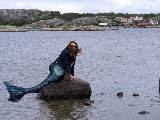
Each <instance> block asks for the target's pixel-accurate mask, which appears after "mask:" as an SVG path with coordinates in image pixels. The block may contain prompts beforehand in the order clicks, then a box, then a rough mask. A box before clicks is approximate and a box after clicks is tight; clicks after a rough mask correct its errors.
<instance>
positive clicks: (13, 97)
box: [3, 82, 26, 102]
mask: <svg viewBox="0 0 160 120" xmlns="http://www.w3.org/2000/svg"><path fill="white" fill-rule="evenodd" d="M3 83H4V84H5V86H6V87H7V90H8V92H9V94H10V98H9V99H8V100H9V101H12V102H16V101H19V100H20V99H21V98H22V97H23V96H24V95H25V94H26V92H25V89H24V88H23V87H17V86H13V85H11V84H10V83H8V82H3Z"/></svg>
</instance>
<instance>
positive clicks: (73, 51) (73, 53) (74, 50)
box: [67, 40, 82, 58]
mask: <svg viewBox="0 0 160 120" xmlns="http://www.w3.org/2000/svg"><path fill="white" fill-rule="evenodd" d="M71 43H75V44H76V47H72V46H71ZM67 47H68V49H69V51H70V54H71V56H72V57H74V58H76V56H77V55H78V53H81V52H82V49H81V48H79V47H78V44H77V43H76V41H73V40H72V41H70V43H69V44H68V45H67Z"/></svg>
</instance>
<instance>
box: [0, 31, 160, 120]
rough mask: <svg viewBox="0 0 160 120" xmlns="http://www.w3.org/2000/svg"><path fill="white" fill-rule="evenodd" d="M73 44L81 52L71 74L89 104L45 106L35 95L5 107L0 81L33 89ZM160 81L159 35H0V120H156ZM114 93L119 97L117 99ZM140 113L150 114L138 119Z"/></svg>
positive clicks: (73, 102) (6, 95)
mask: <svg viewBox="0 0 160 120" xmlns="http://www.w3.org/2000/svg"><path fill="white" fill-rule="evenodd" d="M72 39H73V40H76V41H77V42H78V44H79V46H81V47H82V48H83V53H82V55H80V56H78V58H77V62H76V66H75V74H76V76H77V77H79V78H82V79H83V80H86V81H87V82H89V84H90V85H91V88H92V95H91V100H94V103H92V104H91V105H90V106H85V105H83V102H84V101H83V100H64V101H63V100H62V101H52V102H46V101H43V100H38V99H37V98H36V96H37V94H27V95H25V96H24V97H23V98H22V99H21V100H20V101H19V102H9V101H7V99H8V98H9V93H8V92H7V90H6V88H5V86H4V85H3V83H2V82H3V81H10V82H11V83H12V84H14V85H18V86H23V87H32V86H34V85H37V84H38V83H39V82H41V81H43V80H44V79H45V78H46V77H47V75H48V74H49V71H48V66H49V64H50V63H51V62H52V61H54V60H55V59H56V58H57V57H58V55H59V54H60V52H61V51H62V50H63V49H64V48H65V47H66V45H67V44H68V42H69V41H70V40H72ZM159 78H160V29H120V30H110V31H88V32H87V31H81V32H80V31H79V32H78V31H75V32H74V31H67V32H66V31H62V32H52V31H50V32H45V31H43V32H40V31H34V32H23V33H20V32H15V33H14V32H10V33H5V32H2V33H0V96H1V97H0V103H1V104H0V120H2V119H3V120H21V119H23V120H151V119H152V120H159V119H160V95H159V92H158V80H159ZM118 92H123V93H124V96H123V97H121V98H118V97H117V93H118ZM133 93H138V94H139V96H138V97H133V96H132V95H133ZM141 111H147V112H149V114H145V115H140V114H138V113H139V112H141Z"/></svg>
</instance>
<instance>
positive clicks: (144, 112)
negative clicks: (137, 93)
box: [138, 111, 149, 115]
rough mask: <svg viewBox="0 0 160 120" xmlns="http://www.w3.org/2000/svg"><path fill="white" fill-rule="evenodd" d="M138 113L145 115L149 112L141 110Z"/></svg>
mask: <svg viewBox="0 0 160 120" xmlns="http://www.w3.org/2000/svg"><path fill="white" fill-rule="evenodd" d="M138 114H141V115H145V114H149V112H147V111H142V112H139V113H138Z"/></svg>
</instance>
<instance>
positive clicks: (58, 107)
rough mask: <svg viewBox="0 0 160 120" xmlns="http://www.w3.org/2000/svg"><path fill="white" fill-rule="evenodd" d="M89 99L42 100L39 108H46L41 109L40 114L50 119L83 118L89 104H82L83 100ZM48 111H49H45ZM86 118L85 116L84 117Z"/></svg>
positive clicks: (75, 119) (76, 119) (72, 119)
mask: <svg viewBox="0 0 160 120" xmlns="http://www.w3.org/2000/svg"><path fill="white" fill-rule="evenodd" d="M88 101H90V100H58V101H57V100H55V101H44V102H42V103H40V106H41V108H46V107H47V108H48V109H47V111H46V110H45V109H42V110H41V111H40V112H41V113H40V114H41V115H42V116H46V117H47V118H51V119H56V120H60V119H65V120H66V119H69V120H79V119H83V120H84V119H85V116H86V113H87V108H89V107H90V106H86V105H84V103H85V102H88ZM47 112H49V113H47ZM86 119H87V118H86Z"/></svg>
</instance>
